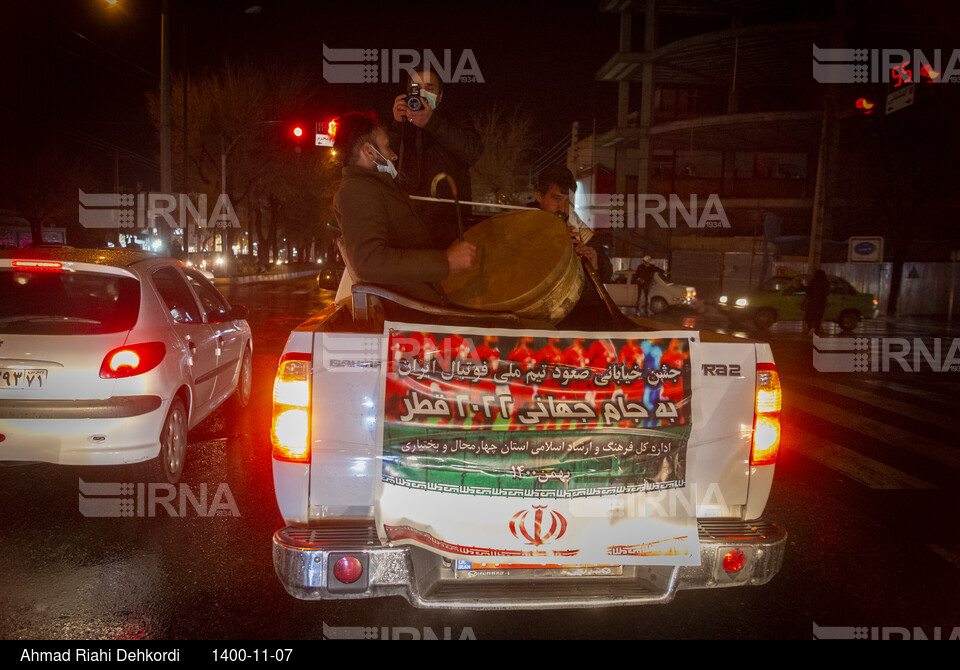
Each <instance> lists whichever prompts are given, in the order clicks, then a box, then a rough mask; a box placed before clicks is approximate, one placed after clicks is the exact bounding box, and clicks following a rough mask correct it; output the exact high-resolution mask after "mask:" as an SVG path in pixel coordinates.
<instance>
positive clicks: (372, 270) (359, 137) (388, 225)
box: [333, 112, 476, 303]
mask: <svg viewBox="0 0 960 670" xmlns="http://www.w3.org/2000/svg"><path fill="white" fill-rule="evenodd" d="M334 148H335V149H336V152H337V155H338V156H339V157H340V161H341V164H342V165H343V180H342V181H341V183H340V188H339V190H338V191H337V193H336V195H335V196H334V201H333V209H334V213H335V214H336V217H337V221H338V223H339V224H340V232H341V233H342V235H343V239H342V241H343V251H344V261H345V262H346V264H347V268H348V270H349V273H350V275H351V276H352V277H353V279H355V280H356V281H362V282H369V283H373V284H380V285H383V286H386V287H388V288H391V289H393V290H395V291H396V292H398V293H402V294H404V295H406V296H409V297H411V298H415V299H418V300H423V301H426V302H432V303H439V302H441V301H442V300H443V289H442V288H441V287H440V285H439V282H440V281H441V280H443V279H445V278H446V277H447V275H448V274H449V273H450V271H452V270H460V269H466V268H469V267H471V266H472V265H473V263H474V259H475V257H476V247H474V246H473V245H472V244H470V243H468V242H461V241H455V242H453V244H450V245H439V244H437V242H436V240H435V239H434V238H433V236H432V234H431V232H430V231H428V230H427V227H426V225H425V224H424V223H423V221H421V220H420V219H419V218H418V217H417V215H416V214H415V213H414V211H413V209H412V208H411V206H410V205H411V203H410V199H409V198H408V196H407V195H406V194H405V193H404V192H403V191H401V190H400V188H399V187H398V186H397V184H396V182H395V181H394V180H395V178H396V174H397V173H396V169H395V168H394V165H393V161H394V160H396V155H395V154H394V153H393V151H392V150H391V149H390V144H389V139H388V138H387V133H386V130H385V129H384V128H383V127H382V126H381V125H380V124H379V123H378V122H377V119H376V117H374V116H373V115H372V114H363V113H359V112H351V113H350V114H346V115H344V116H342V117H340V119H338V130H337V135H336V140H335V144H334Z"/></svg>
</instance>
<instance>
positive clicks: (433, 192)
mask: <svg viewBox="0 0 960 670" xmlns="http://www.w3.org/2000/svg"><path fill="white" fill-rule="evenodd" d="M444 179H446V180H447V183H448V184H450V190H451V191H452V192H453V205H454V207H456V209H457V228H458V229H459V230H460V241H461V242H463V218H462V217H461V215H460V200H459V198H457V183H456V182H455V181H453V177H451V176H450V175H448V174H447V173H446V172H439V173H437V174H436V175H435V176H434V177H433V181H432V182H431V183H430V195H432V196H433V197H434V198H436V197H437V184H439V183H440V182H441V181H442V180H444Z"/></svg>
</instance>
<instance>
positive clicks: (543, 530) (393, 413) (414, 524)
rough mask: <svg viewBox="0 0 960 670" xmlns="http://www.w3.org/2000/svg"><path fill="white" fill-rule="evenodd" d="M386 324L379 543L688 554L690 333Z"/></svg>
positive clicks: (527, 557) (560, 554) (654, 559)
mask: <svg viewBox="0 0 960 670" xmlns="http://www.w3.org/2000/svg"><path fill="white" fill-rule="evenodd" d="M385 333H386V337H385V338H384V340H385V348H386V350H385V352H384V355H385V360H386V362H387V364H386V365H384V366H382V367H381V369H382V378H381V382H382V383H381V389H382V397H381V402H380V421H379V423H378V432H379V435H378V437H379V445H380V448H381V449H382V477H381V481H380V484H379V486H378V490H377V501H376V518H377V528H378V532H379V533H380V536H381V539H382V540H383V541H385V542H391V543H394V544H413V545H418V546H422V547H426V548H429V549H431V550H433V551H436V552H439V553H441V554H443V555H445V556H448V557H450V558H455V559H463V560H475V561H478V562H484V563H492V562H497V561H498V560H499V561H501V562H507V563H512V564H523V563H535V564H546V563H549V564H555V563H557V562H558V561H562V562H563V563H564V564H572V565H582V564H656V565H664V564H671V565H696V564H699V561H700V552H699V541H698V538H697V528H696V514H695V501H693V500H692V498H691V496H690V491H689V489H688V487H687V441H688V439H689V436H690V431H691V426H692V416H693V412H692V402H691V399H692V393H693V390H692V389H691V379H692V377H691V370H692V369H695V368H694V367H693V366H692V364H691V356H692V355H693V356H696V343H697V342H698V338H697V336H696V334H695V333H690V332H677V333H672V332H660V333H643V334H628V333H615V334H604V335H591V336H586V335H585V334H584V333H563V332H555V331H544V332H526V333H524V334H523V336H517V334H516V332H515V331H490V330H471V329H466V328H445V327H440V326H420V325H409V324H399V323H387V324H386V326H385Z"/></svg>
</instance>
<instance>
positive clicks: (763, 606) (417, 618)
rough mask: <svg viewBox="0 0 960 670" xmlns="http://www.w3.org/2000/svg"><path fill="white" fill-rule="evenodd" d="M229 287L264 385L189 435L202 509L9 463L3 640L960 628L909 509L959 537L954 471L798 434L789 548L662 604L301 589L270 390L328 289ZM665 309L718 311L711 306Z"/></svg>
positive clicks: (947, 581)
mask: <svg viewBox="0 0 960 670" xmlns="http://www.w3.org/2000/svg"><path fill="white" fill-rule="evenodd" d="M224 292H225V293H227V294H228V296H229V297H230V299H231V300H232V301H234V302H239V303H245V304H247V305H248V306H249V307H250V308H251V309H250V311H251V317H250V321H251V326H252V327H253V330H254V338H255V339H254V342H255V356H254V373H255V375H254V379H255V382H254V399H253V403H252V407H251V408H249V410H248V411H246V412H244V413H243V414H242V415H240V416H236V415H230V414H228V413H226V412H225V411H222V410H221V411H218V412H217V413H215V414H214V415H213V416H211V417H210V418H209V419H208V420H206V421H205V422H204V423H203V424H201V425H200V426H198V427H197V428H196V429H195V430H194V431H192V432H191V434H190V448H189V453H188V463H187V466H186V470H185V473H184V479H183V483H184V484H185V485H186V486H187V487H188V488H189V490H190V492H191V493H192V494H193V495H194V496H195V497H198V498H199V497H200V494H201V492H202V490H203V489H204V488H205V489H206V491H207V501H208V505H207V507H206V510H205V513H203V514H201V513H198V512H197V510H196V508H195V507H193V506H191V505H189V504H188V505H187V507H186V508H185V510H184V514H182V515H181V514H180V513H179V512H180V510H179V509H177V508H176V506H174V508H173V509H174V512H175V513H174V514H171V513H170V510H169V509H168V508H165V507H163V506H162V505H161V506H155V510H156V512H157V513H156V515H155V516H153V517H150V516H147V515H139V514H135V515H133V516H131V517H126V518H91V517H86V516H84V515H83V514H81V512H80V507H79V504H78V498H79V496H78V492H79V487H80V480H83V481H84V482H118V481H119V482H124V481H130V480H128V479H123V478H122V475H121V473H119V472H117V471H114V470H107V469H89V468H59V467H54V466H49V465H29V466H17V467H4V468H0V509H2V510H3V513H2V521H0V529H2V542H0V565H2V566H3V567H2V569H0V579H2V584H0V638H2V639H7V640H42V639H53V640H57V639H99V640H195V639H200V640H217V639H220V640H256V639H263V640H285V639H289V640H319V639H322V638H324V637H334V636H336V633H337V630H338V629H340V630H343V629H344V628H345V627H353V628H354V629H356V627H363V628H364V629H365V630H367V631H368V632H369V636H371V637H376V638H381V639H382V638H384V637H407V638H409V637H430V636H431V635H435V636H436V637H439V638H443V637H452V638H454V639H457V638H460V637H467V638H469V637H476V638H478V639H485V638H486V639H489V638H526V639H537V638H542V639H591V638H654V639H656V638H673V639H676V638H684V639H687V638H717V639H724V638H726V639H736V638H799V639H809V638H810V637H811V630H812V626H814V625H817V624H819V625H835V626H856V625H865V626H866V625H872V626H906V627H912V626H923V627H925V629H926V630H928V631H931V630H932V628H933V627H934V626H941V627H943V630H944V636H946V635H948V634H949V632H950V630H951V628H952V627H954V626H960V614H958V611H957V609H956V602H957V601H958V595H960V568H958V567H957V566H955V565H952V564H951V563H950V561H948V560H944V559H943V558H942V557H941V556H940V555H938V554H937V553H935V552H933V551H930V550H929V549H928V548H927V547H928V546H929V545H930V543H931V540H930V538H929V536H926V535H924V534H923V533H921V532H920V530H919V527H918V525H917V524H916V523H915V522H916V519H917V516H918V511H922V512H924V513H925V515H926V521H927V523H924V524H923V526H924V527H927V526H932V527H933V530H934V531H936V530H939V531H940V535H941V536H942V535H946V537H940V539H939V540H938V541H939V542H941V544H944V545H947V546H949V543H950V542H955V541H956V540H957V538H956V531H955V530H953V529H954V527H955V525H956V524H955V523H954V522H953V521H952V519H955V518H956V516H955V514H956V512H957V510H956V503H955V502H953V501H952V497H953V496H952V495H950V494H949V489H948V487H949V485H950V484H951V483H956V480H957V476H956V473H948V474H941V475H936V473H931V475H930V479H932V480H934V481H935V483H936V484H937V485H938V486H937V489H936V490H934V491H929V490H917V491H896V492H889V491H884V492H876V491H869V490H866V489H865V488H864V487H859V486H857V485H856V483H855V482H851V481H850V480H849V479H848V478H845V477H843V476H841V475H838V474H837V473H836V472H833V471H832V470H829V469H827V468H825V467H824V466H823V465H822V464H819V463H816V462H812V461H810V460H808V459H806V458H804V457H803V456H801V455H798V454H797V453H796V452H794V451H792V450H789V449H787V450H785V451H784V452H782V454H781V459H780V461H779V463H778V466H777V478H776V482H775V484H774V490H773V494H772V496H771V500H770V503H769V505H768V513H769V514H770V515H771V516H773V517H774V518H776V519H777V520H779V521H780V522H781V523H784V525H786V526H787V529H788V532H789V533H790V540H789V545H788V550H787V551H788V553H787V559H786V562H785V565H784V568H783V570H782V571H781V573H780V574H779V575H778V576H777V577H776V578H775V579H774V580H773V581H772V582H771V583H770V584H768V585H766V586H763V587H758V588H749V587H748V588H740V589H736V590H732V591H731V590H712V591H704V592H684V593H680V594H679V595H678V596H677V598H676V600H675V601H674V602H673V603H672V604H670V605H667V606H663V607H657V606H655V607H631V608H614V609H607V610H604V609H587V610H577V611H575V612H572V613H571V612H554V611H543V612H536V613H520V614H514V613H498V612H470V611H448V612H433V611H421V610H417V609H414V608H411V607H409V606H408V605H407V604H406V603H405V602H404V601H403V600H401V599H399V598H391V599H385V600H380V601H371V602H361V601H356V602H344V601H341V602H326V603H318V602H301V601H298V600H295V599H294V598H292V597H290V596H288V595H287V594H286V592H285V591H284V590H283V588H282V586H281V585H280V583H279V581H278V580H277V577H276V575H275V573H274V570H273V565H272V560H271V553H270V538H271V536H272V534H273V532H274V531H275V530H276V529H277V528H279V527H280V525H281V523H282V522H281V519H280V517H279V514H278V513H277V509H276V503H275V502H274V497H273V480H272V476H271V471H270V449H269V435H268V428H269V423H268V422H269V409H270V408H269V402H270V388H271V384H272V378H273V373H274V371H275V366H276V362H277V360H278V358H279V355H280V351H281V349H282V346H283V342H284V340H285V338H286V336H287V334H288V333H289V331H290V330H291V329H292V328H293V327H294V326H295V325H297V324H298V323H300V322H301V321H302V320H303V319H304V318H305V317H307V316H309V315H310V314H313V313H315V312H316V311H317V310H319V309H320V308H321V307H322V305H323V304H325V303H326V301H328V300H329V299H330V298H331V297H332V294H331V293H329V292H321V291H318V290H317V289H316V285H315V283H313V282H312V281H310V280H308V279H303V280H295V281H286V282H277V283H272V284H258V285H250V286H243V287H233V288H224ZM670 318H671V319H672V320H673V321H674V322H675V323H676V324H677V325H681V324H683V322H684V319H687V324H688V325H696V326H699V327H709V326H710V325H722V324H717V323H712V321H711V319H710V317H709V315H708V316H706V317H705V316H702V315H701V316H698V317H694V315H691V314H686V315H684V314H676V315H671V317H670ZM753 335H754V336H758V334H756V333H754V334H753ZM759 336H763V337H766V338H768V339H770V341H771V342H772V344H773V346H774V352H775V355H776V356H777V360H778V364H779V365H780V366H781V369H782V370H784V371H785V375H790V376H791V378H794V377H795V378H798V379H801V378H802V377H803V376H804V375H805V374H807V372H808V369H809V367H810V366H809V360H810V353H809V351H810V349H809V344H808V343H805V342H804V341H803V340H802V339H801V336H800V335H799V333H798V332H794V331H793V329H792V328H791V327H789V326H787V325H785V324H784V325H783V326H782V327H776V328H774V331H773V332H771V333H765V334H759ZM951 393H953V387H951V388H945V389H942V390H941V391H938V392H937V393H936V394H934V393H933V392H931V398H932V402H935V403H937V406H938V407H939V406H941V405H942V404H943V403H945V402H946V401H947V399H948V396H949V394H951ZM944 406H945V405H944ZM786 420H787V421H788V424H787V427H786V428H785V432H786V430H787V429H788V428H789V427H790V425H791V424H790V422H793V423H794V424H795V425H796V426H798V427H800V426H806V424H807V423H809V421H808V419H807V418H806V417H804V416H802V415H798V416H796V417H795V418H789V417H787V418H786ZM837 439H838V440H840V439H841V436H838V438H837ZM938 476H939V477H940V478H939V479H937V478H936V477H938ZM952 490H953V491H955V490H956V489H955V488H953V489H952ZM934 513H936V515H934ZM938 519H939V521H938Z"/></svg>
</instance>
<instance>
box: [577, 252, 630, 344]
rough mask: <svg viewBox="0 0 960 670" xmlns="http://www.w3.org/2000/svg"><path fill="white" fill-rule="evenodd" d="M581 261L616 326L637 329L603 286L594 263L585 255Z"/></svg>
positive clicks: (581, 257)
mask: <svg viewBox="0 0 960 670" xmlns="http://www.w3.org/2000/svg"><path fill="white" fill-rule="evenodd" d="M580 263H581V264H582V265H583V271H584V272H585V273H586V275H587V277H588V278H589V279H590V282H591V283H592V284H593V287H594V288H595V289H597V293H599V294H600V299H601V300H603V304H604V305H605V306H606V308H607V311H608V312H610V318H611V319H612V320H613V324H614V327H616V328H623V329H625V330H635V329H636V324H635V323H634V322H633V321H631V320H630V319H628V318H627V317H625V316H624V315H623V312H621V311H620V308H619V307H617V304H616V303H615V302H614V301H613V298H611V297H610V294H609V293H607V289H605V288H604V287H603V282H601V281H600V276H599V275H598V274H597V271H596V270H595V269H594V268H593V265H591V264H590V261H588V260H587V259H586V258H584V257H583V256H580Z"/></svg>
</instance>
